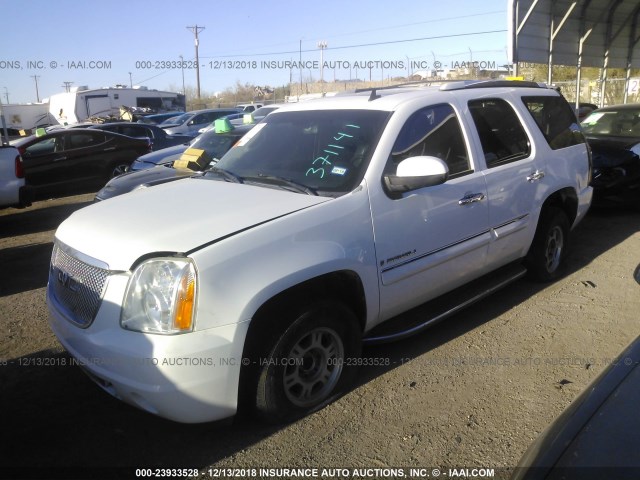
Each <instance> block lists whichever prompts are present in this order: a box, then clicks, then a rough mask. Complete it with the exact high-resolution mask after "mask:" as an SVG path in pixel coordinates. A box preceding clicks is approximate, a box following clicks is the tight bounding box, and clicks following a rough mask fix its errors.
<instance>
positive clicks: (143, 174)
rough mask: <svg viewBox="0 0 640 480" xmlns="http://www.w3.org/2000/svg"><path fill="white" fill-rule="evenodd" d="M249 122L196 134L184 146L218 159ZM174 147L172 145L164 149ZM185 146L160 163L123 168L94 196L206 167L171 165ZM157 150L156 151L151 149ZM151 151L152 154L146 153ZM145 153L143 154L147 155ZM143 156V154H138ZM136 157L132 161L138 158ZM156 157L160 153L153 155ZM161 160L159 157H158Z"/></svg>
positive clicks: (108, 195)
mask: <svg viewBox="0 0 640 480" xmlns="http://www.w3.org/2000/svg"><path fill="white" fill-rule="evenodd" d="M252 127H253V125H247V126H241V127H237V128H235V129H233V130H231V131H228V132H223V133H216V131H215V130H210V131H208V132H205V133H203V134H202V135H200V136H199V137H197V138H196V139H195V140H194V142H193V143H192V144H191V145H190V146H189V147H188V148H198V149H201V150H204V151H206V152H207V155H208V156H209V157H210V158H211V161H212V163H215V162H217V161H218V159H219V158H220V157H222V156H223V155H224V154H225V153H226V152H227V151H228V150H229V149H230V148H231V147H233V145H235V143H236V142H237V141H238V140H240V138H242V136H243V135H244V134H245V133H247V132H248V131H249V130H251V128H252ZM173 149H177V147H172V148H169V149H167V150H173ZM186 149H187V147H185V148H184V149H183V150H181V151H180V152H176V153H172V155H170V156H168V157H164V159H163V160H166V162H164V163H160V164H149V163H146V164H145V165H148V166H147V167H145V168H144V169H141V170H137V171H134V170H132V171H131V172H127V173H125V174H124V175H120V176H119V177H118V178H114V179H112V180H111V181H109V183H107V184H106V185H105V186H104V188H102V190H100V191H99V192H98V193H97V194H96V200H106V199H107V198H111V197H116V196H118V195H122V194H123V193H127V192H131V191H132V190H135V189H138V188H146V187H151V186H154V185H159V184H161V183H166V182H170V181H173V180H178V179H180V178H184V177H188V176H193V175H198V174H201V173H202V171H204V170H206V169H207V168H209V167H210V166H211V165H204V166H203V167H202V168H199V169H198V170H187V169H176V168H171V164H172V163H173V162H174V161H175V160H177V159H178V158H180V156H181V155H182V154H183V153H184V151H185V150H186ZM155 153H160V152H155ZM149 155H152V154H149ZM149 155H145V157H147V156H149ZM141 158H143V157H141ZM141 158H139V159H138V160H137V161H136V162H138V161H139V160H141ZM157 158H160V157H157ZM161 160H162V159H161Z"/></svg>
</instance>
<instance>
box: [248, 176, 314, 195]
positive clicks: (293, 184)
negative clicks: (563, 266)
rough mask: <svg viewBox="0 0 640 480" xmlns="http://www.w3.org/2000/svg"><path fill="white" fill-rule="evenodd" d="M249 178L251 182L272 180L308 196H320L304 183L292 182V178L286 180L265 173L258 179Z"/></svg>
mask: <svg viewBox="0 0 640 480" xmlns="http://www.w3.org/2000/svg"><path fill="white" fill-rule="evenodd" d="M248 178H251V180H272V181H274V182H278V183H281V184H284V185H286V186H287V187H291V188H293V189H294V190H296V191H298V192H301V193H306V194H307V195H315V196H317V195H318V192H316V191H315V190H314V189H313V188H311V187H308V186H306V185H304V184H302V183H299V182H296V181H295V180H291V179H290V178H284V177H280V176H278V175H265V174H264V173H260V174H259V175H258V176H257V177H248Z"/></svg>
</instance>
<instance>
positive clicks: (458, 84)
mask: <svg viewBox="0 0 640 480" xmlns="http://www.w3.org/2000/svg"><path fill="white" fill-rule="evenodd" d="M437 86H440V90H441V91H451V90H464V89H470V88H497V87H520V88H523V87H528V88H549V87H548V86H547V84H546V83H541V82H530V81H524V80H453V81H451V80H433V81H425V80H417V81H415V82H405V83H399V84H397V85H388V86H386V87H366V88H356V89H354V90H347V91H344V92H339V93H337V94H336V95H338V96H343V95H358V94H363V93H367V92H369V93H370V95H369V101H370V102H371V101H373V100H376V99H378V98H381V95H379V94H378V92H379V91H381V90H382V91H389V90H397V91H396V92H389V93H399V92H401V91H402V90H403V89H407V90H408V89H409V88H411V87H437Z"/></svg>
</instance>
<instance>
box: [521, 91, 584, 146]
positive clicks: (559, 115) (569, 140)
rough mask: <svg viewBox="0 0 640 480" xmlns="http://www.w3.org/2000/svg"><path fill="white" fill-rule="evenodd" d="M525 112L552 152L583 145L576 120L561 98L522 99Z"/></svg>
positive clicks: (582, 137)
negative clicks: (538, 129) (532, 120)
mask: <svg viewBox="0 0 640 480" xmlns="http://www.w3.org/2000/svg"><path fill="white" fill-rule="evenodd" d="M522 101H523V102H524V104H525V106H526V107H527V110H529V113H530V114H531V116H532V117H533V119H534V120H535V121H536V124H537V125H538V128H540V131H541V132H542V134H543V135H544V138H545V139H546V140H547V143H548V144H549V146H550V147H551V148H552V149H553V150H558V149H560V148H566V147H571V146H573V145H579V144H581V143H585V139H584V135H583V134H582V130H581V129H580V125H578V120H577V119H576V116H575V114H574V113H573V111H572V110H571V107H570V106H569V104H568V103H567V101H566V100H565V99H564V98H562V97H556V96H553V97H550V96H540V97H522Z"/></svg>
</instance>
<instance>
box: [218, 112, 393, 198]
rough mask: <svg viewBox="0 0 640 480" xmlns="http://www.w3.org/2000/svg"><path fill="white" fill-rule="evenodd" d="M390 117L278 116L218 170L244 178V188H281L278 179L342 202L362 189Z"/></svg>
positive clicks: (261, 126)
mask: <svg viewBox="0 0 640 480" xmlns="http://www.w3.org/2000/svg"><path fill="white" fill-rule="evenodd" d="M389 115H390V114H389V112H384V111H374V110H313V111H300V112H282V113H278V112H276V113H274V114H272V115H269V116H267V117H265V120H264V121H263V122H262V123H260V124H258V125H256V126H255V127H253V129H251V131H250V132H249V133H247V134H246V135H245V136H244V137H243V138H242V140H241V141H240V142H239V143H238V146H235V147H233V148H232V149H231V150H230V151H229V152H228V153H227V154H226V155H225V156H224V157H222V159H221V160H220V161H219V162H218V164H217V165H216V166H217V167H219V168H223V169H226V170H228V171H230V172H232V173H235V174H236V175H240V176H242V177H244V178H245V183H267V184H268V183H273V184H275V185H282V181H280V182H278V181H277V180H276V179H274V178H273V177H280V178H281V179H288V180H293V181H295V182H297V183H299V184H302V185H305V186H307V187H310V188H313V189H315V190H317V191H318V193H319V194H322V195H327V196H338V195H340V194H343V193H346V192H349V191H351V190H353V189H354V188H355V187H356V186H357V185H359V184H360V182H361V180H362V177H363V176H364V172H365V171H366V169H367V166H368V164H369V160H370V159H371V155H372V154H373V151H374V150H375V146H376V144H377V142H378V139H379V138H380V134H381V132H382V130H383V128H384V125H385V124H386V121H387V119H388V118H389ZM269 176H270V177H272V178H271V179H269V178H267V177H269Z"/></svg>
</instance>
